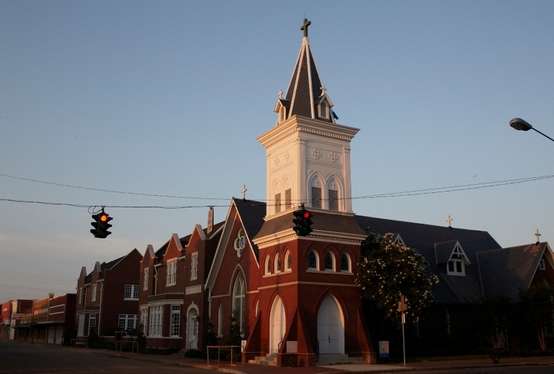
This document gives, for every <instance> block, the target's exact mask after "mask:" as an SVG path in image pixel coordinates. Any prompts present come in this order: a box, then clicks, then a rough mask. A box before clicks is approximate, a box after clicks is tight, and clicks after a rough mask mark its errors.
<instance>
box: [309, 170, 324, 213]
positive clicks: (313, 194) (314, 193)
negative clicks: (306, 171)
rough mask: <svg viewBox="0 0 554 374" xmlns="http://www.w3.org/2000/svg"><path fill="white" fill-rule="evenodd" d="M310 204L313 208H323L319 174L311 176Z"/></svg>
mask: <svg viewBox="0 0 554 374" xmlns="http://www.w3.org/2000/svg"><path fill="white" fill-rule="evenodd" d="M309 189H310V190H309V191H310V206H311V207H312V208H321V182H320V180H319V178H318V176H317V175H313V176H312V177H311V178H310V185H309Z"/></svg>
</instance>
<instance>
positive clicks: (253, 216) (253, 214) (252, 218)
mask: <svg viewBox="0 0 554 374" xmlns="http://www.w3.org/2000/svg"><path fill="white" fill-rule="evenodd" d="M233 201H234V203H235V205H236V207H237V210H238V213H239V215H240V218H241V220H242V223H243V224H244V229H245V230H246V234H247V235H248V237H249V238H250V240H252V239H254V236H256V233H257V232H258V231H259V230H260V228H261V227H262V225H263V224H264V217H265V203H264V202H261V201H256V200H247V199H237V198H233Z"/></svg>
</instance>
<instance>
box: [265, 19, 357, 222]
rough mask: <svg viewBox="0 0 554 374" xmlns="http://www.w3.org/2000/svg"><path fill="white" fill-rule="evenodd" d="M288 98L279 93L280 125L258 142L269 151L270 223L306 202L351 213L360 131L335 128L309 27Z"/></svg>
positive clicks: (268, 199)
mask: <svg viewBox="0 0 554 374" xmlns="http://www.w3.org/2000/svg"><path fill="white" fill-rule="evenodd" d="M309 26H310V22H309V21H308V20H306V19H305V20H304V25H303V26H302V30H303V31H304V36H303V38H302V45H301V47H300V52H299V54H298V59H297V61H296V64H295V67H294V72H293V75H292V79H291V82H290V84H289V88H288V90H287V94H286V96H284V97H283V95H282V93H280V94H279V97H278V98H277V102H276V104H275V108H274V112H275V113H277V122H276V124H275V126H274V127H273V128H272V129H271V130H269V131H267V132H266V133H264V134H262V135H261V136H259V137H258V141H259V142H260V143H261V144H262V145H263V146H264V147H265V150H266V198H267V213H266V218H267V219H271V218H272V217H275V216H279V215H281V214H282V213H284V212H290V210H293V209H296V208H297V207H298V206H299V205H300V204H302V203H304V204H305V206H306V208H309V209H311V210H314V211H317V210H325V211H331V212H337V213H342V214H352V201H351V199H350V197H351V195H352V192H351V178H350V142H351V140H352V138H353V137H354V136H355V135H356V133H357V132H358V131H359V129H356V128H353V127H348V126H343V125H340V124H338V123H336V120H337V119H338V117H337V116H336V114H335V112H334V111H333V110H332V108H333V105H334V104H333V102H332V101H331V98H330V97H329V95H328V94H327V90H326V89H325V87H324V86H323V84H322V83H321V80H320V78H319V74H318V72H317V68H316V65H315V62H314V59H313V56H312V52H311V49H310V43H309V39H308V27H309Z"/></svg>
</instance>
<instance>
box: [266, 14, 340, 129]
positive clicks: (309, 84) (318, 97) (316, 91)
mask: <svg viewBox="0 0 554 374" xmlns="http://www.w3.org/2000/svg"><path fill="white" fill-rule="evenodd" d="M310 25H311V22H310V21H309V20H308V19H304V23H303V25H302V27H301V28H300V29H301V30H302V31H303V37H302V43H301V46H300V51H299V53H298V58H297V60H296V64H295V66H294V70H293V74H292V78H291V81H290V84H289V87H288V90H287V94H286V96H285V97H283V96H282V95H280V96H279V98H278V100H277V104H276V106H275V112H276V113H278V115H279V116H278V123H279V122H282V121H285V120H287V119H289V118H290V117H292V116H293V115H299V116H303V117H307V118H312V119H318V120H322V121H325V122H331V123H334V122H335V119H336V118H337V117H336V114H335V113H334V112H333V111H332V109H331V108H332V107H333V102H332V101H331V99H330V98H329V96H328V95H327V91H326V89H325V87H324V86H323V83H322V82H321V79H320V78H319V73H318V71H317V68H316V65H315V62H314V57H313V54H312V51H311V48H310V41H309V39H308V27H309V26H310Z"/></svg>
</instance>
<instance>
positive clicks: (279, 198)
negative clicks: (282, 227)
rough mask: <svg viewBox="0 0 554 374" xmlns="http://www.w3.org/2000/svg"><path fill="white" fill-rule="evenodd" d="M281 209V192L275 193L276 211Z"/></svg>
mask: <svg viewBox="0 0 554 374" xmlns="http://www.w3.org/2000/svg"><path fill="white" fill-rule="evenodd" d="M280 211H281V194H280V193H278V194H276V195H275V213H279V212H280Z"/></svg>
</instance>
